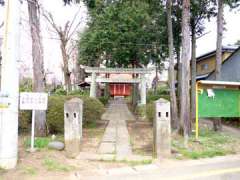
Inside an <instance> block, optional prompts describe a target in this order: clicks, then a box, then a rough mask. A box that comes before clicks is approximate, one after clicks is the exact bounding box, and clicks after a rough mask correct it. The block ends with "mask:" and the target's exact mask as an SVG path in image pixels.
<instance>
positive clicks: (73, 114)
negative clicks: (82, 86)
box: [64, 98, 83, 158]
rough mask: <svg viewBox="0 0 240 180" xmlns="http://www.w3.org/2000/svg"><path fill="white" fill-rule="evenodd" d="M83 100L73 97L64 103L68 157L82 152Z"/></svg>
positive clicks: (65, 138) (65, 139)
mask: <svg viewBox="0 0 240 180" xmlns="http://www.w3.org/2000/svg"><path fill="white" fill-rule="evenodd" d="M82 116H83V101H82V100H81V99H79V98H73V99H71V100H69V101H67V102H65V104H64V141H65V150H66V153H67V157H70V158H74V157H76V156H77V155H78V154H79V152H80V141H81V138H82Z"/></svg>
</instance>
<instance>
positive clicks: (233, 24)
mask: <svg viewBox="0 0 240 180" xmlns="http://www.w3.org/2000/svg"><path fill="white" fill-rule="evenodd" d="M23 2H24V3H23V5H22V8H21V9H22V14H21V16H22V32H21V41H22V42H21V44H22V45H21V51H22V53H21V60H22V61H23V62H24V63H25V64H27V66H26V67H27V68H29V69H30V70H31V67H32V65H31V39H30V31H29V26H28V16H27V5H26V1H23ZM40 2H41V4H42V6H43V7H44V8H45V9H46V10H47V11H50V12H51V13H52V14H53V16H54V19H55V21H56V23H57V24H58V25H59V26H64V24H65V23H66V22H67V21H68V20H69V19H70V20H71V19H73V16H74V15H75V14H76V12H78V11H79V6H74V5H73V6H63V4H62V3H59V0H41V1H40ZM224 11H225V12H224V17H225V21H226V25H225V28H226V31H225V32H224V35H223V36H224V39H223V45H228V44H234V43H235V42H236V41H237V40H240V28H239V24H238V23H239V22H240V21H239V20H240V12H236V11H233V12H231V11H229V8H228V7H225V9H224ZM2 19H3V8H2V7H0V22H2ZM86 19H87V9H86V7H85V6H84V5H83V4H82V5H81V8H80V13H79V16H78V21H79V20H82V21H83V23H82V24H81V26H80V28H79V30H80V31H82V30H83V29H84V27H85V26H86ZM205 25H206V30H205V32H210V33H208V34H206V35H205V36H203V37H202V38H200V39H198V40H197V56H199V55H201V54H204V53H206V52H209V51H211V50H214V49H215V48H216V18H213V19H211V21H210V22H208V21H207V22H206V24H205ZM41 26H42V37H43V46H44V58H45V66H46V69H48V70H49V71H51V72H54V74H55V75H56V76H57V78H58V79H62V73H61V64H62V60H61V52H60V48H59V41H58V40H56V39H54V38H55V37H56V36H55V35H54V34H53V33H51V28H50V27H49V25H47V23H46V22H44V19H43V18H42V19H41ZM0 33H1V32H0ZM51 38H53V39H51ZM76 38H77V37H76V36H75V37H74V39H76Z"/></svg>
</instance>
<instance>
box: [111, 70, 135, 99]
mask: <svg viewBox="0 0 240 180" xmlns="http://www.w3.org/2000/svg"><path fill="white" fill-rule="evenodd" d="M109 77H110V78H111V79H126V80H127V79H129V80H130V79H132V75H131V74H110V75H109ZM131 91H132V84H130V83H109V92H110V95H111V96H130V95H131Z"/></svg>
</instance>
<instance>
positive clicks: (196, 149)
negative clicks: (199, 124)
mask: <svg viewBox="0 0 240 180" xmlns="http://www.w3.org/2000/svg"><path fill="white" fill-rule="evenodd" d="M183 141H184V140H183V138H182V137H180V136H175V137H173V139H172V147H173V148H174V149H175V150H176V151H177V152H178V153H179V154H181V156H178V157H177V158H178V159H184V158H188V159H199V158H207V157H214V156H224V155H227V154H235V153H238V152H240V140H239V139H238V138H236V137H234V136H231V135H228V134H225V133H224V132H215V131H213V130H210V129H207V128H205V129H201V130H200V136H199V141H198V142H197V141H195V138H194V136H191V137H190V139H189V143H188V146H189V147H188V148H185V147H184V146H183V144H184V143H183Z"/></svg>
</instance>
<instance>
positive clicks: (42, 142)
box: [24, 135, 63, 149]
mask: <svg viewBox="0 0 240 180" xmlns="http://www.w3.org/2000/svg"><path fill="white" fill-rule="evenodd" d="M55 140H57V141H63V135H60V136H57V138H56V139H55ZM51 141H52V138H51V136H48V137H36V138H35V139H34V147H35V148H37V149H44V148H47V147H48V143H49V142H51ZM30 146H31V138H30V137H28V138H26V139H25V140H24V147H25V148H26V149H27V148H29V147H30Z"/></svg>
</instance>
